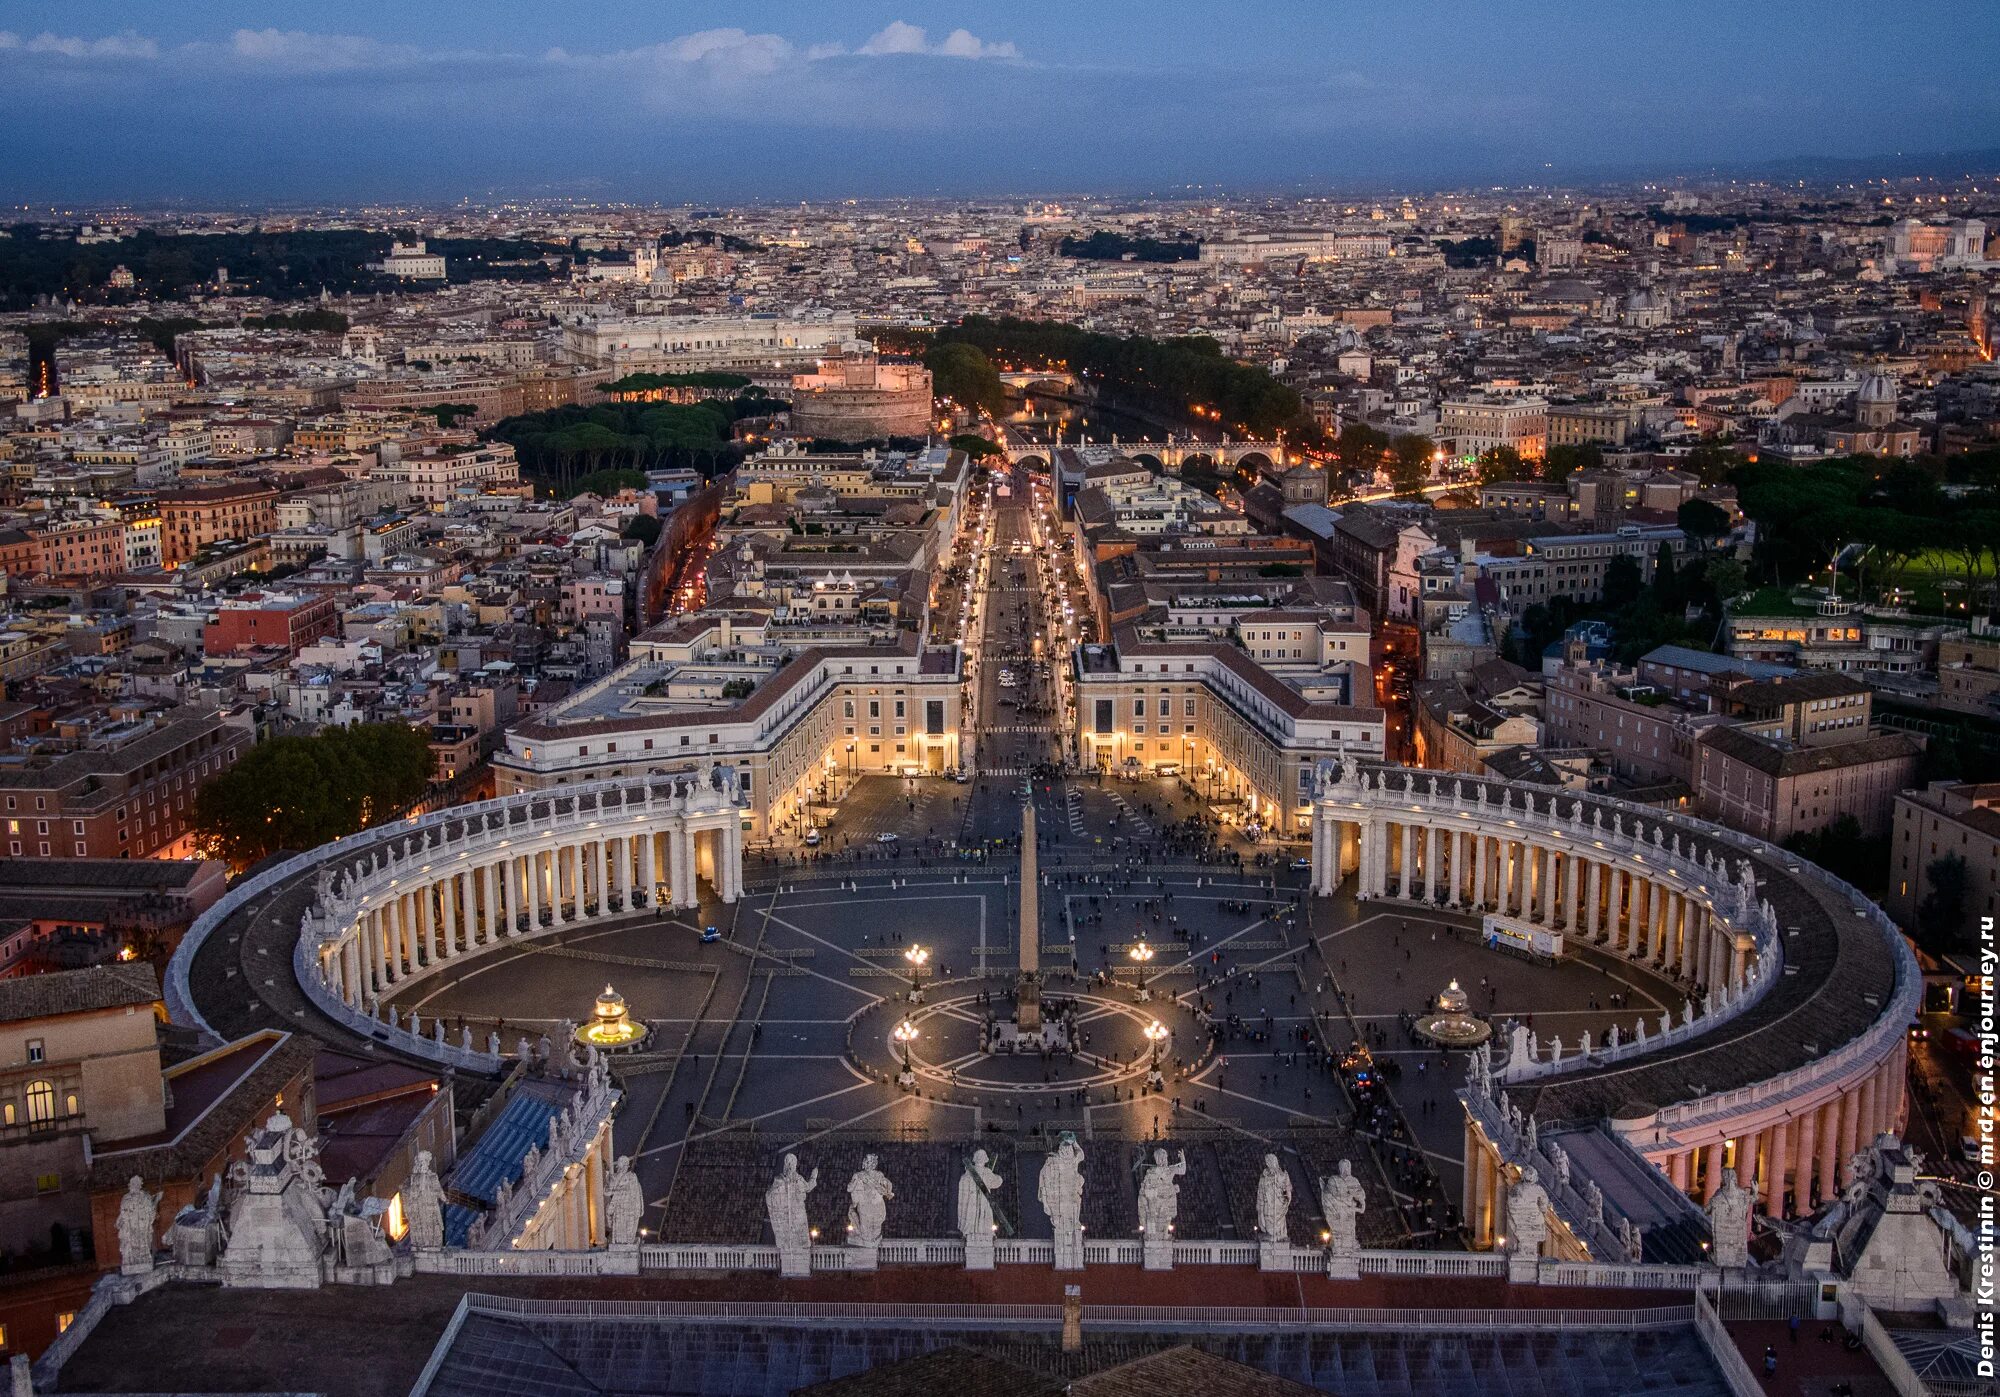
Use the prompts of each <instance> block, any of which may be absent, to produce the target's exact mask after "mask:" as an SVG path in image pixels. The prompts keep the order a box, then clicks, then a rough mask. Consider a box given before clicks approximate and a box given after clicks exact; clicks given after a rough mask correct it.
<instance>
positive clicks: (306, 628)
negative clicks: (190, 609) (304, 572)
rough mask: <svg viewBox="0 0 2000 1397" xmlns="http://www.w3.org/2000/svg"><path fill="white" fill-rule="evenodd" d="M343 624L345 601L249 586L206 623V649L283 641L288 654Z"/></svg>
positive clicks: (228, 650)
mask: <svg viewBox="0 0 2000 1397" xmlns="http://www.w3.org/2000/svg"><path fill="white" fill-rule="evenodd" d="M339 629H340V601H339V599H338V598H337V597H333V596H320V595H314V594H311V593H304V592H244V593H242V594H240V595H238V596H234V597H230V598H228V599H226V600H225V601H223V602H222V603H221V605H219V606H218V607H216V609H215V610H214V611H213V612H212V613H211V614H210V615H209V618H208V623H207V624H206V625H205V626H203V627H202V632H201V648H202V653H203V654H205V655H233V654H235V653H236V652H237V651H239V650H254V649H259V648H262V647H266V646H272V647H277V648H279V649H282V650H283V651H284V652H285V655H286V657H287V658H288V659H296V658H297V657H298V653H299V651H300V650H302V649H304V648H305V647H306V646H308V645H311V644H313V643H315V642H316V641H319V640H322V639H325V638H326V637H328V636H330V635H333V634H334V633H335V632H337V631H338V630H339Z"/></svg>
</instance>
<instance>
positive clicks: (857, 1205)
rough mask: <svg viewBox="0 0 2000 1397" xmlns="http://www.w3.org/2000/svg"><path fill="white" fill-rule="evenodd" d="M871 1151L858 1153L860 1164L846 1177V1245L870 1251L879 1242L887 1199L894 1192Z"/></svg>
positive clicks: (887, 1210) (879, 1244) (892, 1186)
mask: <svg viewBox="0 0 2000 1397" xmlns="http://www.w3.org/2000/svg"><path fill="white" fill-rule="evenodd" d="M878 1163H879V1161H878V1160H877V1159H876V1157H875V1156H874V1155H872V1154H865V1155H863V1156H861V1168H860V1169H858V1170H857V1171H855V1173H854V1175H853V1177H851V1178H849V1179H848V1181H847V1199H848V1203H847V1245H849V1246H850V1247H860V1248H863V1249H864V1250H867V1251H874V1250H875V1249H876V1248H877V1247H879V1246H881V1245H882V1223H883V1221H884V1220H885V1219H886V1218H887V1217H888V1215H889V1200H890V1199H892V1198H894V1197H895V1196H896V1189H895V1186H894V1185H892V1184H891V1183H890V1182H889V1176H888V1175H886V1174H884V1173H883V1172H882V1171H881V1169H879V1168H877V1167H876V1166H877V1164H878Z"/></svg>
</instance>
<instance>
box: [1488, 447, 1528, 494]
mask: <svg viewBox="0 0 2000 1397" xmlns="http://www.w3.org/2000/svg"><path fill="white" fill-rule="evenodd" d="M1534 478H1535V468H1534V466H1533V465H1531V464H1530V463H1528V462H1527V461H1524V460H1522V459H1521V453H1520V452H1518V451H1516V450H1515V449H1514V448H1513V447H1511V446H1489V447H1487V448H1486V450H1484V451H1482V452H1480V453H1479V483H1480V484H1481V485H1496V484H1501V483H1504V482H1506V481H1514V480H1533V479H1534Z"/></svg>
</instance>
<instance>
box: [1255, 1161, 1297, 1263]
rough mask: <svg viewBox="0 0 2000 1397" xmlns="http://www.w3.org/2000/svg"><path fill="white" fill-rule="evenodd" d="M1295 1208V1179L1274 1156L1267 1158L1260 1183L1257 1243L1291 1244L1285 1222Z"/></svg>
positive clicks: (1259, 1177)
mask: <svg viewBox="0 0 2000 1397" xmlns="http://www.w3.org/2000/svg"><path fill="white" fill-rule="evenodd" d="M1291 1208H1292V1176H1291V1174H1289V1173H1288V1172H1286V1169H1285V1166H1284V1165H1283V1164H1282V1163H1280V1162H1279V1160H1278V1157H1277V1156H1276V1155H1274V1154H1267V1155H1265V1156H1264V1172H1263V1173H1262V1174H1261V1175H1259V1176H1258V1179H1257V1239H1258V1240H1259V1241H1262V1242H1278V1243H1284V1242H1289V1241H1291V1240H1292V1234H1291V1228H1290V1227H1289V1226H1288V1225H1287V1222H1286V1219H1287V1217H1288V1216H1289V1214H1290V1213H1291Z"/></svg>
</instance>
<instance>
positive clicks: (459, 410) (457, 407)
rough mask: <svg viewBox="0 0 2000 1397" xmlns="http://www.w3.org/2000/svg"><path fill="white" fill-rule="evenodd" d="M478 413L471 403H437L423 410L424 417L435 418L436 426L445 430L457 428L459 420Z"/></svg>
mask: <svg viewBox="0 0 2000 1397" xmlns="http://www.w3.org/2000/svg"><path fill="white" fill-rule="evenodd" d="M478 411H479V409H478V408H476V407H474V406H473V405H472V404H471V403H439V404H437V405H436V406H434V407H427V408H425V409H424V413H425V415H426V416H429V417H435V418H437V424H438V426H440V427H443V428H445V429H446V430H449V429H451V428H452V427H455V426H457V425H458V419H459V418H461V417H471V416H474V415H475V414H477V413H478Z"/></svg>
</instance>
